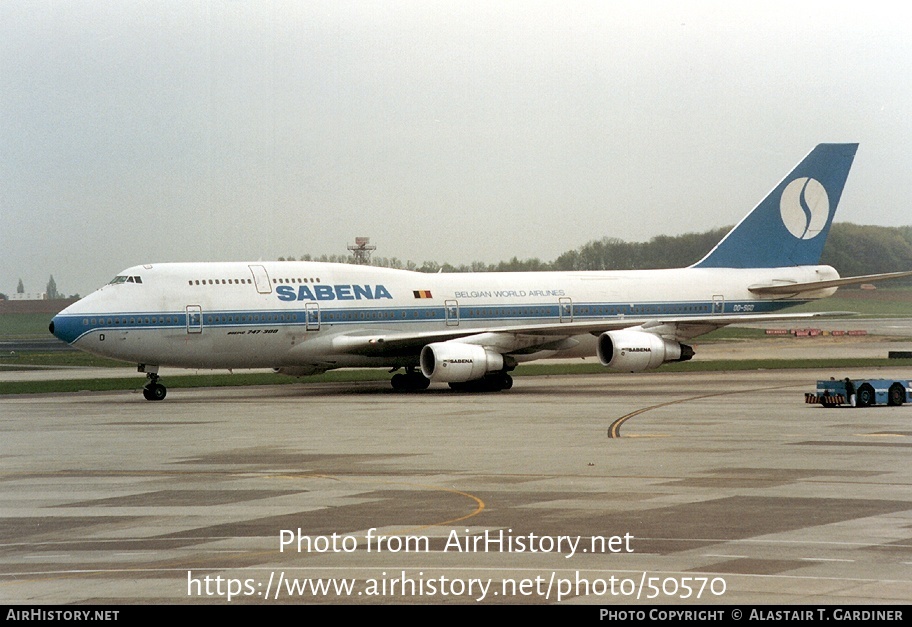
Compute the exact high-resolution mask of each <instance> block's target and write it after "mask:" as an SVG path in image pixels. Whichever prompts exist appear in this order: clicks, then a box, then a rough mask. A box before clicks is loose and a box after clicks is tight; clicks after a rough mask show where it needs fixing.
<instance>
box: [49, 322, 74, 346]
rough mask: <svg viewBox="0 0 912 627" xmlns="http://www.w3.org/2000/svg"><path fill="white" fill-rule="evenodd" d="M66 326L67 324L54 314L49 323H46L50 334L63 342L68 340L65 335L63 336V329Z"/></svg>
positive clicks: (68, 341)
mask: <svg viewBox="0 0 912 627" xmlns="http://www.w3.org/2000/svg"><path fill="white" fill-rule="evenodd" d="M66 326H67V325H65V324H63V321H62V320H61V318H60V316H54V317H53V318H52V319H51V323H50V324H49V325H48V331H50V332H51V335H53V336H54V337H56V338H57V339H58V340H63V341H64V342H66V343H67V344H69V343H70V340H68V339H67V338H66V337H64V331H65V329H66Z"/></svg>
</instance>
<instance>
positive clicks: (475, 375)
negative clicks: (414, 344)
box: [420, 342, 504, 383]
mask: <svg viewBox="0 0 912 627" xmlns="http://www.w3.org/2000/svg"><path fill="white" fill-rule="evenodd" d="M420 364H421V374H423V375H424V376H425V377H427V378H428V379H430V380H431V381H440V382H444V383H463V382H465V381H473V380H475V379H481V378H482V377H484V376H485V375H486V374H488V373H489V372H497V371H500V370H503V368H504V357H503V355H501V354H500V353H494V352H492V351H490V350H488V349H486V348H485V347H484V346H478V345H476V344H466V343H463V342H435V343H433V344H428V345H427V346H425V347H424V348H423V349H421V359H420Z"/></svg>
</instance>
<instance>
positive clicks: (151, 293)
mask: <svg viewBox="0 0 912 627" xmlns="http://www.w3.org/2000/svg"><path fill="white" fill-rule="evenodd" d="M857 147H858V145H857V144H820V145H819V146H817V147H816V148H814V150H812V151H811V152H810V153H809V154H808V155H807V156H806V157H805V158H804V159H803V160H802V161H801V162H800V163H799V164H798V165H797V166H796V167H795V168H794V169H793V170H792V171H791V173H789V175H788V176H786V177H785V178H784V179H783V180H782V181H781V182H780V183H779V184H778V185H777V186H776V187H775V188H773V190H772V191H771V192H770V193H769V195H768V196H767V197H766V198H765V199H764V200H763V201H762V202H761V203H760V204H759V205H757V207H756V208H755V209H754V210H753V211H751V212H750V213H749V214H748V215H747V216H746V217H745V218H744V219H743V220H742V221H741V222H740V223H739V224H738V225H737V226H735V227H734V229H732V231H731V232H729V233H728V235H726V236H725V238H723V239H722V241H721V242H719V244H717V245H716V247H715V248H713V250H712V251H710V252H709V253H708V254H707V255H706V256H705V257H704V258H703V259H701V260H700V261H698V262H697V263H695V264H694V265H692V266H690V267H687V268H679V269H671V270H636V271H606V272H522V273H513V272H510V273H458V274H455V273H454V274H442V273H439V274H425V273H420V272H410V271H405V270H393V269H388V268H376V267H369V266H362V265H346V264H333V263H316V262H304V261H301V262H291V261H279V262H238V263H153V264H146V265H140V266H134V267H132V268H128V269H126V270H124V271H123V272H122V273H121V274H120V275H118V276H117V277H115V278H114V280H112V281H111V282H110V283H109V284H108V285H105V286H104V287H102V288H101V289H99V290H97V291H95V292H93V293H92V294H90V295H88V296H87V297H85V298H83V299H82V300H80V301H78V302H76V303H74V304H73V305H71V306H69V307H67V308H66V309H64V310H63V311H61V312H60V313H59V314H58V315H57V316H55V317H54V319H53V321H52V322H51V324H50V331H51V333H53V334H54V335H56V336H57V337H58V338H60V339H62V340H64V341H66V342H68V343H70V344H72V345H73V346H75V347H77V348H80V349H82V350H85V351H87V352H90V353H94V354H96V355H101V356H104V357H111V358H114V359H118V360H123V361H127V362H132V363H136V364H138V367H139V371H140V372H144V373H146V376H147V378H148V383H147V384H146V386H145V388H144V395H145V397H146V398H147V399H149V400H161V399H163V398H164V397H165V393H166V390H165V387H164V385H162V383H161V381H160V379H159V374H158V372H159V368H160V367H161V366H174V367H184V368H218V369H236V368H262V367H268V368H274V369H275V371H276V372H278V373H282V374H287V375H293V376H304V375H310V374H316V373H322V372H325V371H327V370H330V369H333V368H348V367H383V368H390V369H391V372H393V371H395V370H402V372H399V373H397V374H395V375H394V376H393V377H392V385H393V387H394V388H395V389H397V390H403V391H416V390H423V389H425V388H427V387H428V385H429V384H430V383H431V382H444V383H448V384H449V385H450V387H452V388H454V389H456V390H471V391H497V390H504V389H508V388H510V387H511V386H512V384H513V380H512V378H511V376H510V374H509V373H510V372H511V371H512V370H513V369H514V368H515V367H516V365H517V364H519V363H521V362H525V361H532V360H536V359H543V358H554V357H559V358H566V357H583V356H591V355H597V356H598V359H599V361H600V362H601V363H602V364H603V365H604V366H606V367H608V368H612V369H615V370H621V371H632V372H637V371H642V370H648V369H652V368H657V367H659V366H660V365H662V364H663V363H666V362H673V361H686V360H688V359H690V358H691V357H692V356H693V354H694V353H693V350H692V348H691V347H690V346H688V345H687V344H685V343H684V342H686V341H688V340H689V339H691V338H694V337H696V336H698V335H701V334H703V333H707V332H709V331H712V330H713V329H717V328H719V327H722V326H725V325H728V324H732V323H737V322H742V323H743V322H762V321H766V320H782V319H794V318H802V317H810V316H813V315H814V314H788V313H782V312H783V310H784V309H786V308H787V307H791V306H794V305H797V304H800V303H805V302H807V301H809V300H812V299H816V298H823V297H826V296H829V295H831V294H833V293H834V292H835V291H836V289H837V288H838V287H839V286H841V285H847V284H851V283H861V282H870V281H875V280H879V279H886V278H892V277H898V276H908V275H912V272H897V273H891V274H883V275H874V276H865V277H853V278H840V277H839V274H838V273H837V272H836V270H834V269H833V268H831V267H829V266H821V265H816V264H818V263H819V260H820V254H821V252H822V250H823V245H824V242H825V240H826V237H827V233H828V231H829V229H830V225H831V224H832V220H833V214H834V212H835V210H836V206H837V204H838V202H839V198H840V196H841V195H842V190H843V186H844V185H845V181H846V178H847V176H848V173H849V168H850V167H851V165H852V160H853V159H854V157H855V151H856V149H857Z"/></svg>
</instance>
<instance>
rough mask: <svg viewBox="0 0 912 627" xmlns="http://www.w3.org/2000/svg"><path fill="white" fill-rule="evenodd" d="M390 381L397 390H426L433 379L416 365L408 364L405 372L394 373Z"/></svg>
mask: <svg viewBox="0 0 912 627" xmlns="http://www.w3.org/2000/svg"><path fill="white" fill-rule="evenodd" d="M390 383H391V384H392V386H393V389H394V390H396V391H397V392H418V391H421V390H426V389H427V387H428V386H429V385H430V384H431V381H430V379H428V378H427V377H425V376H424V375H423V374H421V372H420V371H418V370H416V369H415V367H414V366H408V367H407V368H406V369H405V373H402V372H400V373H398V374H394V375H393V378H392V379H391V380H390Z"/></svg>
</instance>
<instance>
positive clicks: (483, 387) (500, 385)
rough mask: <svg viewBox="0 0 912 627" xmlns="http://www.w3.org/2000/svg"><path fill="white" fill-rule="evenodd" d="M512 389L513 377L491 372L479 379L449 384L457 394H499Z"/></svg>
mask: <svg viewBox="0 0 912 627" xmlns="http://www.w3.org/2000/svg"><path fill="white" fill-rule="evenodd" d="M511 387H513V377H511V376H510V375H509V374H507V373H506V372H491V373H489V374H486V375H485V376H483V377H482V378H480V379H473V380H471V381H462V382H459V383H455V382H454V383H450V388H451V389H453V390H455V391H457V392H500V391H501V390H509V389H510V388H511Z"/></svg>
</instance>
